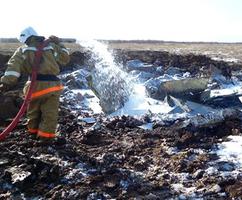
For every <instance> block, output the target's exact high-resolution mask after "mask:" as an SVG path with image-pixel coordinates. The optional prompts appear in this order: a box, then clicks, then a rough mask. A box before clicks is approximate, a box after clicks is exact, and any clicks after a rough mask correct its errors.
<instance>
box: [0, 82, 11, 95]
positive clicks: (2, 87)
mask: <svg viewBox="0 0 242 200" xmlns="http://www.w3.org/2000/svg"><path fill="white" fill-rule="evenodd" d="M9 89H10V86H9V85H7V84H5V83H0V93H4V92H7V91H8V90H9Z"/></svg>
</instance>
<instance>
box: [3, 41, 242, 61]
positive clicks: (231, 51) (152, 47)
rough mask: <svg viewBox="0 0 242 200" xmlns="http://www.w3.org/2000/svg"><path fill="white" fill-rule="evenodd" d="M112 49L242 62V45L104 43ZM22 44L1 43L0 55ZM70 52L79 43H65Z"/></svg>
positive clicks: (148, 42)
mask: <svg viewBox="0 0 242 200" xmlns="http://www.w3.org/2000/svg"><path fill="white" fill-rule="evenodd" d="M103 42H104V43H106V44H107V45H108V46H109V48H110V49H121V50H130V51H168V52H171V53H176V54H189V53H193V54H203V55H207V56H209V57H212V58H214V59H219V60H221V59H223V60H226V61H234V62H236V61H237V62H239V63H241V62H242V43H202V42H201V43H200V42H162V41H103ZM20 45H21V44H20V43H0V53H2V54H11V53H13V52H14V51H15V49H16V48H17V47H19V46H20ZM65 45H66V47H67V48H69V49H70V52H71V53H72V52H74V51H82V48H81V46H80V45H79V44H77V43H65Z"/></svg>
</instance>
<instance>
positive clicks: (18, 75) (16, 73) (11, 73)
mask: <svg viewBox="0 0 242 200" xmlns="http://www.w3.org/2000/svg"><path fill="white" fill-rule="evenodd" d="M4 76H16V77H20V73H19V72H16V71H6V72H5V73H4Z"/></svg>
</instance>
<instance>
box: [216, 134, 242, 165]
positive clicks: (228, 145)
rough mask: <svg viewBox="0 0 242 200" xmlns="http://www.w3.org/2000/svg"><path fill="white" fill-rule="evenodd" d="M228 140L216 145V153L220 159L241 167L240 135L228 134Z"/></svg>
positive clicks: (241, 138) (241, 147)
mask: <svg viewBox="0 0 242 200" xmlns="http://www.w3.org/2000/svg"><path fill="white" fill-rule="evenodd" d="M228 138H229V139H230V141H227V142H223V143H221V144H219V145H218V148H219V150H218V151H217V154H218V155H219V156H220V159H221V160H222V161H228V162H232V163H234V164H235V165H236V166H237V167H240V168H242V136H232V135H231V136H229V137H228Z"/></svg>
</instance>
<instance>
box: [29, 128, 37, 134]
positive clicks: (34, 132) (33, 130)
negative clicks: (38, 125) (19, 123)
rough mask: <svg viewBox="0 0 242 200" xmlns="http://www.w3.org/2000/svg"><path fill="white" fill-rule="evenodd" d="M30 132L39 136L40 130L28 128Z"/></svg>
mask: <svg viewBox="0 0 242 200" xmlns="http://www.w3.org/2000/svg"><path fill="white" fill-rule="evenodd" d="M28 131H29V133H30V134H37V132H38V129H32V128H28Z"/></svg>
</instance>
